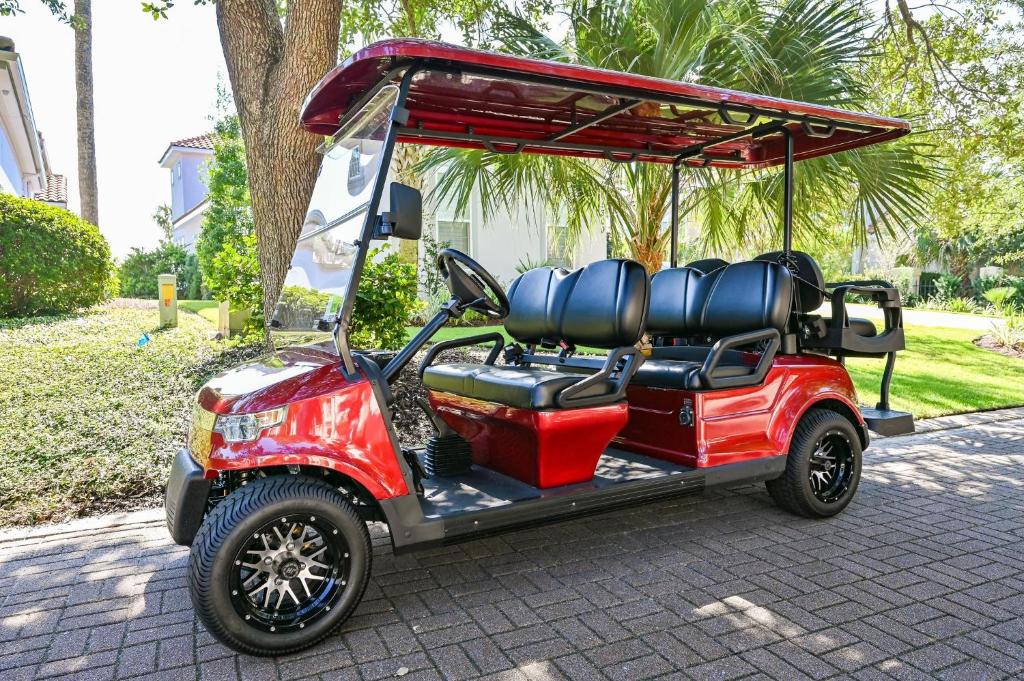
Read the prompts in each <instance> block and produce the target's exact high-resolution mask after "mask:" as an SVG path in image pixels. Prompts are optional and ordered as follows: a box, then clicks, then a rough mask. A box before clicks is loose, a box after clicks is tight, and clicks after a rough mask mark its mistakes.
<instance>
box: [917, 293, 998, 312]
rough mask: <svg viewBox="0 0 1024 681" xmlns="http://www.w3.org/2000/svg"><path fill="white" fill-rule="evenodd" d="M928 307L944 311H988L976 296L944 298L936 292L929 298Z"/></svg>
mask: <svg viewBox="0 0 1024 681" xmlns="http://www.w3.org/2000/svg"><path fill="white" fill-rule="evenodd" d="M928 307H929V308H931V309H933V310H942V311H943V312H963V313H969V314H979V313H982V312H986V310H985V307H984V306H983V305H982V304H981V303H979V302H978V301H976V300H975V299H974V298H967V297H964V296H953V297H951V298H942V297H940V296H939V295H938V294H936V295H934V296H932V297H931V298H930V299H929V300H928Z"/></svg>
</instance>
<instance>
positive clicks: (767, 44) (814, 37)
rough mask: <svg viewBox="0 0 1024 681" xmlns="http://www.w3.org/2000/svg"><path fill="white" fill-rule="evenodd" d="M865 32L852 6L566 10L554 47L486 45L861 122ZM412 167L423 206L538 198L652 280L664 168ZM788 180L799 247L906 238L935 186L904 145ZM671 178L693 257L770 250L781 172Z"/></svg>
mask: <svg viewBox="0 0 1024 681" xmlns="http://www.w3.org/2000/svg"><path fill="white" fill-rule="evenodd" d="M869 25H870V18H869V17H868V16H867V15H866V14H865V13H864V11H863V9H862V6H861V5H860V4H859V3H857V2H855V0H777V2H771V1H769V2H763V1H762V0H571V4H570V5H569V7H568V26H569V30H568V33H567V37H566V39H565V40H564V42H562V43H557V42H555V41H553V40H552V39H550V38H549V37H547V36H546V35H544V34H543V33H542V32H541V31H539V30H538V29H536V28H535V27H534V26H533V25H532V24H531V23H530V22H529V21H528V20H527V19H525V18H524V17H522V16H520V15H516V14H511V13H506V14H504V15H501V16H499V18H498V19H497V20H496V22H495V25H494V27H493V34H494V38H495V43H496V44H497V45H498V47H499V48H500V49H502V50H503V51H506V52H511V53H515V54H522V55H529V56H541V57H544V58H548V59H555V60H560V61H566V62H573V63H579V64H585V65H588V66H596V67H603V68H609V69H614V70H618V71H627V72H631V73H638V74H642V75H648V76H655V77H659V78H667V79H672V80H683V81H687V82H697V83H701V84H706V85H714V86H719V87H725V88H731V89H737V90H744V91H750V92H756V93H762V94H767V95H772V96H776V97H785V98H790V99H796V100H801V101H807V102H813V103H819V104H827V105H832V106H839V107H844V108H848V109H863V108H865V104H866V103H867V102H868V101H869V99H870V92H869V89H868V88H867V87H866V85H865V84H864V82H862V80H861V74H862V72H863V69H864V66H865V61H866V59H867V58H869V51H868V49H867V48H868V44H867V41H868V37H867V36H868V34H869V31H868V29H869ZM420 167H421V169H422V170H424V171H426V170H430V169H436V172H437V174H438V179H437V182H436V185H435V188H434V190H433V192H432V194H433V195H432V197H431V198H432V199H434V200H444V201H451V202H453V203H455V204H456V205H457V206H459V207H460V208H464V207H465V206H466V205H467V204H468V201H469V198H470V196H471V194H472V191H473V189H474V187H479V190H480V194H481V196H482V197H483V203H484V212H485V214H489V213H492V212H493V211H494V210H496V209H497V208H499V207H500V206H502V205H505V206H508V205H509V204H510V202H511V201H512V200H513V199H514V198H515V197H517V196H522V195H533V196H537V197H539V198H541V199H543V200H544V201H545V202H546V203H547V204H548V205H549V206H550V207H552V208H557V209H559V210H561V211H564V212H565V214H566V217H567V222H568V227H569V229H570V230H575V231H576V232H578V231H579V230H581V229H585V228H586V227H587V226H589V225H596V224H602V225H603V224H608V223H609V222H610V224H611V226H612V235H613V239H614V242H615V243H616V244H617V245H618V246H619V247H620V248H621V249H622V250H623V251H624V252H627V253H628V254H629V255H630V256H631V257H632V258H634V259H636V260H638V261H639V262H641V263H643V264H644V265H645V266H646V267H647V268H648V270H649V271H656V270H657V269H659V268H660V267H661V263H662V262H663V259H664V254H665V251H666V247H667V245H668V241H669V232H668V229H667V228H666V227H665V226H664V225H663V223H664V221H665V216H666V214H667V211H668V209H669V202H670V200H671V198H670V195H671V187H670V185H671V182H670V178H671V171H670V169H669V168H668V167H666V166H662V165H652V164H629V163H625V164H623V163H609V162H605V161H594V160H588V159H576V158H563V157H553V156H539V155H529V154H519V155H499V154H492V153H488V152H485V151H475V150H470V151H466V150H457V149H439V150H435V151H432V152H430V154H429V155H428V156H427V157H426V158H425V159H424V160H423V161H422V162H421V164H420ZM797 169H798V170H797V187H798V189H797V192H796V196H795V201H796V204H797V206H798V207H799V210H798V211H797V214H798V215H797V219H796V223H795V226H794V229H795V231H796V234H797V237H798V238H799V237H801V236H804V237H809V236H812V235H815V234H817V235H818V236H820V233H821V232H822V230H827V229H830V228H833V227H834V226H835V225H839V224H844V223H852V224H853V226H854V228H855V229H854V232H853V233H854V235H855V236H856V237H857V238H858V239H859V240H863V239H865V238H866V236H865V235H866V225H868V224H874V225H876V226H881V227H883V228H884V229H885V230H887V231H888V232H889V233H893V232H894V231H895V230H896V229H904V230H905V229H906V228H907V227H908V226H909V224H910V222H911V221H912V220H913V219H914V218H915V217H916V216H918V215H920V214H921V213H923V211H924V200H925V198H926V197H925V191H926V189H927V185H928V183H929V182H930V181H931V180H933V179H934V177H935V172H936V171H935V170H934V169H933V168H932V166H931V164H930V159H929V158H928V157H927V153H926V150H925V149H924V148H922V147H921V145H919V144H918V143H916V142H915V141H913V139H912V138H911V140H910V141H901V142H897V143H893V144H889V145H882V146H879V147H867V148H864V149H860V150H856V151H851V152H845V153H842V154H837V155H835V156H829V157H824V158H819V159H814V160H809V161H804V162H801V163H800V164H798V165H797ZM682 178H683V182H684V185H683V186H682V190H681V192H680V194H681V197H682V200H681V206H680V215H682V216H687V217H688V219H690V220H693V221H695V222H696V223H697V224H698V225H699V226H700V228H701V237H700V244H699V245H698V246H699V250H701V251H704V252H711V253H718V254H723V253H724V252H725V251H727V250H730V247H735V244H737V243H744V242H745V241H747V242H749V241H751V240H753V241H756V242H761V243H765V242H770V241H772V240H774V241H776V242H777V241H778V238H779V237H778V235H779V233H780V232H781V217H780V216H781V209H780V207H781V204H782V191H783V187H782V176H781V171H780V170H779V169H770V170H759V171H742V172H737V171H735V170H718V169H700V170H689V171H684V173H683V176H682Z"/></svg>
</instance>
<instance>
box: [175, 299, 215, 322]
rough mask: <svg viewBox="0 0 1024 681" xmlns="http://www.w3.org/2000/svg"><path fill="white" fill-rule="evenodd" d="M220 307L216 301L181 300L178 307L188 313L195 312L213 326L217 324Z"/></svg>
mask: <svg viewBox="0 0 1024 681" xmlns="http://www.w3.org/2000/svg"><path fill="white" fill-rule="evenodd" d="M219 305H220V303H218V302H217V301H216V300H179V301H178V307H179V308H181V309H182V310H187V311H188V312H195V313H196V314H198V315H199V316H200V317H202V318H204V319H206V320H207V321H209V322H210V323H211V324H214V325H216V324H217V317H218V313H217V307H218V306H219Z"/></svg>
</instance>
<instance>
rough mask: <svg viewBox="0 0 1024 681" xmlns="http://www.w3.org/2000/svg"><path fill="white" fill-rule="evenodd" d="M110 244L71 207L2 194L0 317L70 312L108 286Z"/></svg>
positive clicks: (96, 300)
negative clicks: (69, 209) (71, 210)
mask: <svg viewBox="0 0 1024 681" xmlns="http://www.w3.org/2000/svg"><path fill="white" fill-rule="evenodd" d="M112 272H113V268H112V264H111V261H110V247H109V246H108V245H107V240H106V239H104V238H103V236H102V235H101V234H100V231H99V229H98V228H97V227H96V226H95V225H91V224H89V223H88V222H86V221H85V220H83V219H82V218H80V217H78V216H77V215H75V214H74V213H71V212H70V211H66V210H64V209H62V208H57V207H55V206H49V205H46V204H45V203H41V202H39V201H33V200H32V199H23V198H20V197H17V196H11V195H9V194H0V273H2V276H0V317H27V316H32V315H38V314H55V313H62V312H70V311H72V310H77V309H79V308H82V307H88V306H90V305H95V304H96V303H99V302H100V301H102V300H103V299H104V298H105V297H107V295H108V293H109V292H110V283H111V274H112Z"/></svg>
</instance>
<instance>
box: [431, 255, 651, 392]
mask: <svg viewBox="0 0 1024 681" xmlns="http://www.w3.org/2000/svg"><path fill="white" fill-rule="evenodd" d="M508 299H509V306H510V311H509V315H508V317H507V318H506V319H505V331H506V332H507V333H508V334H509V335H510V336H512V337H513V338H514V339H515V340H516V341H518V342H519V343H524V344H527V345H548V346H554V345H557V344H559V343H560V342H565V343H569V344H572V345H576V344H579V345H589V346H592V347H599V348H606V349H614V348H620V347H627V346H631V345H634V344H635V343H636V342H637V341H638V340H640V336H641V335H642V334H643V329H644V325H645V323H646V321H647V311H648V307H649V305H650V278H649V277H648V276H647V272H646V270H644V268H643V266H642V265H640V264H639V263H637V262H634V261H632V260H601V261H598V262H595V263H591V264H589V265H587V266H586V267H583V268H581V269H578V270H574V271H572V272H569V271H567V270H565V269H562V268H550V267H540V268H537V269H533V270H530V271H528V272H525V273H524V274H522V275H520V276H519V277H518V278H517V279H516V280H515V281H514V282H513V283H512V286H511V287H509V290H508ZM598 368H600V367H598ZM585 378H587V376H579V375H572V374H565V373H562V372H558V371H551V370H548V369H543V368H539V367H517V366H500V367H499V366H494V365H488V364H465V363H462V364H439V365H434V366H429V367H427V368H426V369H425V370H424V372H423V385H424V386H425V387H426V388H427V389H429V390H435V391H439V392H445V393H452V394H455V395H461V396H463V397H471V398H473V399H478V400H483V401H486V402H495V403H498V404H504V405H506V406H510V407H518V408H523V409H555V408H558V407H559V405H558V397H559V394H560V393H561V392H562V391H563V390H565V389H566V388H567V387H569V386H571V385H575V384H576V383H578V382H580V381H582V380H584V379H585ZM614 392H615V384H614V383H613V382H612V381H598V382H596V383H594V384H593V385H591V386H589V387H588V388H587V389H586V390H585V391H583V392H582V393H579V394H578V395H576V396H575V397H581V398H582V397H587V398H600V397H602V396H608V397H609V399H610V400H611V399H612V398H613V397H614Z"/></svg>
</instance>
